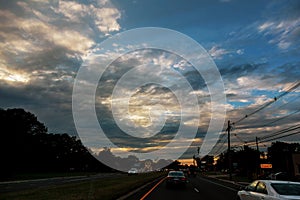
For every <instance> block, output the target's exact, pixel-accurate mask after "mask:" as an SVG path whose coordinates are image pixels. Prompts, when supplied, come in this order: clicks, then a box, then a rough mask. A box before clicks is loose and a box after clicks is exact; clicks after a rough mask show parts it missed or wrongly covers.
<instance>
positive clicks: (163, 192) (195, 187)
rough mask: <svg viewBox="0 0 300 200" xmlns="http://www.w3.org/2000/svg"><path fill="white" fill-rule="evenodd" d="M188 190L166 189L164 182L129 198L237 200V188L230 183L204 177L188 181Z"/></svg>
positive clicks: (150, 199) (151, 199)
mask: <svg viewBox="0 0 300 200" xmlns="http://www.w3.org/2000/svg"><path fill="white" fill-rule="evenodd" d="M188 181H189V182H188V184H187V186H186V188H181V187H176V188H174V187H173V188H166V184H165V181H164V180H162V181H161V182H160V183H158V184H157V185H156V187H155V186H152V187H151V188H148V189H147V190H146V191H143V193H142V194H139V195H140V196H139V197H137V196H133V197H131V198H128V200H131V199H140V200H169V199H170V200H174V199H176V200H180V199H184V200H196V199H197V200H199V199H204V200H235V199H236V194H237V191H238V190H237V186H234V185H232V184H228V183H222V182H220V181H216V180H213V179H207V178H204V177H199V176H198V177H193V178H189V179H188Z"/></svg>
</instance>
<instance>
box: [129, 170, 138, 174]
mask: <svg viewBox="0 0 300 200" xmlns="http://www.w3.org/2000/svg"><path fill="white" fill-rule="evenodd" d="M135 174H138V170H137V168H131V169H130V170H129V171H128V175H135Z"/></svg>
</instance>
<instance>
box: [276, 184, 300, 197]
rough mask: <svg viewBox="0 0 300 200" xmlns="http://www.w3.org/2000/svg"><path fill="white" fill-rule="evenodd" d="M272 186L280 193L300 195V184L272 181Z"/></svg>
mask: <svg viewBox="0 0 300 200" xmlns="http://www.w3.org/2000/svg"><path fill="white" fill-rule="evenodd" d="M271 186H272V187H273V188H274V190H275V191H276V192H277V193H278V194H280V195H300V184H295V183H272V184H271Z"/></svg>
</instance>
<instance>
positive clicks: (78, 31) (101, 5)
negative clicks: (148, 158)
mask: <svg viewBox="0 0 300 200" xmlns="http://www.w3.org/2000/svg"><path fill="white" fill-rule="evenodd" d="M143 27H160V28H165V29H168V30H169V29H170V30H173V31H176V32H178V33H182V34H184V35H186V36H188V37H189V38H191V39H192V40H194V41H196V42H197V43H199V44H200V45H201V46H202V47H203V49H204V50H205V52H204V53H205V55H206V56H209V58H210V59H211V60H212V61H213V62H214V63H215V66H216V67H217V69H218V71H219V73H220V75H221V79H222V82H223V84H224V95H225V96H226V101H225V102H224V103H222V104H220V105H219V106H220V109H221V110H222V109H226V115H225V116H224V121H222V120H221V123H222V124H223V123H224V126H222V130H223V131H221V132H218V133H217V136H219V134H221V135H224V133H225V131H224V130H225V129H226V123H227V120H231V122H238V123H235V124H234V125H233V126H232V128H233V129H232V144H233V146H234V147H236V148H239V147H241V146H242V145H243V144H245V142H250V143H249V144H250V145H253V143H251V142H253V140H255V137H258V138H262V139H263V137H266V138H267V139H268V138H270V137H268V136H270V135H272V134H275V135H276V134H277V133H279V136H282V135H280V133H281V132H278V131H281V130H289V129H288V128H290V127H296V129H295V130H291V131H290V132H287V134H290V133H295V132H297V131H298V128H299V127H297V125H298V124H299V121H300V114H299V111H300V107H299V105H300V98H299V96H300V90H299V88H298V87H295V88H292V87H293V86H294V85H296V84H297V83H299V77H300V67H299V64H300V2H299V1H287V0H285V1H265V0H260V1H236V0H213V1H198V0H191V1H180V0H165V1H158V0H153V1H146V0H112V1H110V0H77V1H63V0H48V1H47V0H31V1H29V0H28V1H26V0H25V1H16V0H11V1H6V0H0V47H1V51H0V61H1V62H0V107H1V108H4V109H7V108H24V109H26V110H28V111H30V112H33V113H34V114H35V115H37V117H38V119H39V120H40V121H41V122H43V123H45V125H46V126H47V127H48V130H49V132H51V133H68V134H70V135H80V134H78V129H77V130H76V128H75V122H74V118H73V114H74V113H73V112H72V94H73V88H74V83H75V80H76V76H77V75H78V72H79V71H80V69H81V68H82V67H85V66H86V65H91V66H94V65H93V64H91V63H93V62H94V61H97V59H99V58H100V57H101V56H103V57H105V56H106V57H115V54H114V53H120V51H122V49H121V48H120V47H121V46H122V45H121V44H118V43H114V44H113V47H115V48H114V51H112V49H109V50H107V51H103V49H102V50H101V48H102V47H103V46H101V44H103V42H104V41H107V40H108V39H109V38H112V37H114V36H115V35H116V34H120V33H123V32H124V31H130V30H132V29H136V28H143ZM149 38H152V36H151V35H150V36H149ZM131 40H132V42H134V41H135V38H131ZM137 40H138V39H137ZM166 40H168V39H167V38H164V37H161V38H159V39H158V41H157V44H159V43H163V42H164V41H166ZM143 45H144V49H141V50H137V49H136V47H133V46H126V48H128V49H127V51H128V52H127V53H126V54H124V55H122V56H119V57H115V58H116V59H115V60H113V62H111V63H110V65H109V66H108V67H107V68H105V69H104V67H103V66H101V65H99V66H98V65H97V66H98V67H99V68H101V69H102V68H103V74H102V76H101V78H100V77H98V78H99V80H98V81H99V82H98V85H97V88H96V90H97V91H96V96H95V110H96V113H97V118H98V121H99V124H100V126H101V128H102V129H103V131H104V132H105V135H106V137H108V138H109V139H110V141H112V142H113V143H114V144H115V145H117V146H119V147H121V148H122V149H123V150H124V149H125V151H126V150H130V151H131V152H135V151H138V152H140V153H141V152H151V151H152V150H155V149H159V148H161V147H162V146H164V145H167V144H169V143H170V141H172V139H174V138H175V140H173V141H172V143H173V144H176V145H177V146H176V145H175V146H176V148H178V149H181V148H182V149H184V150H180V151H186V154H185V155H186V156H185V157H186V158H188V157H191V155H193V154H196V151H197V150H196V149H197V147H198V146H201V144H203V139H204V137H205V135H206V133H207V130H208V129H209V124H210V121H211V120H212V119H213V118H212V115H213V114H212V108H211V106H212V105H213V104H215V103H216V102H215V100H214V99H212V98H211V95H213V94H212V93H211V92H212V91H210V88H209V86H208V85H209V84H213V83H209V82H207V81H206V80H205V77H203V74H199V73H197V71H195V66H193V64H191V63H190V62H189V60H187V59H185V58H183V57H181V56H180V55H176V54H174V53H172V52H168V51H164V50H161V49H160V50H158V49H151V48H150V49H149V48H148V47H149V46H147V45H148V44H147V43H146V44H143ZM172 45H173V46H174V47H175V48H176V45H178V46H179V47H178V48H181V47H182V46H184V44H181V43H178V44H177V43H176V41H174V42H173V44H172ZM182 48H186V50H187V51H188V50H189V47H182ZM123 50H124V49H123ZM193 56H194V55H193V54H191V55H190V57H193ZM95 57H96V58H95ZM98 61H99V60H98ZM100 61H103V60H100ZM150 67H151V68H150ZM92 68H93V67H92ZM93 70H95V68H93V69H92V70H91V73H93V72H94V71H93ZM134 70H136V71H134ZM174 71H175V72H176V73H180V74H182V75H183V76H181V77H180V78H179V77H177V76H176V73H175V72H174ZM128 72H134V75H135V76H130V73H129V75H128V76H127V74H128ZM201 75H202V76H201ZM152 76H153V77H159V79H158V80H160V81H161V82H160V83H164V85H160V84H154V83H149V84H143V85H139V86H136V88H132V87H133V86H134V85H135V83H139V82H140V81H143V80H144V79H147V78H149V77H152ZM124 77H125V78H126V77H127V80H131V81H129V83H127V82H126V81H125V82H123V83H124V84H123V83H122V84H118V81H120V80H123V79H122V78H124ZM182 77H184V79H185V80H187V81H188V82H189V84H190V86H191V88H190V89H191V90H192V91H190V93H193V94H195V95H196V97H197V98H196V101H197V103H196V104H197V106H198V107H199V109H198V110H197V109H193V108H191V107H189V108H188V109H186V110H184V111H182V109H181V108H182V107H184V106H182V102H188V103H186V105H187V106H193V105H194V104H192V103H191V102H190V101H191V99H190V98H189V96H185V98H182V99H180V98H179V99H178V98H177V96H176V94H177V92H178V91H182V90H180V88H175V89H174V85H176V84H177V83H180V80H182ZM85 86H86V87H88V86H89V83H86V85H85ZM115 86H118V88H119V90H120V91H122V92H124V91H125V92H124V93H122V94H119V96H118V95H117V94H116V96H115V97H116V98H115V99H113V98H112V97H114V96H113V92H114V91H115V90H114V87H115ZM168 87H169V88H168ZM130 88H131V89H133V90H134V91H131V93H130V94H131V95H130V96H129V97H126V99H125V100H126V101H125V100H124V99H123V98H124V96H122V95H125V93H126V92H128V91H130V90H129V89H130ZM291 88H292V89H291ZM80 89H82V90H85V88H80ZM289 89H291V90H289ZM287 91H288V92H287ZM285 92H286V93H285ZM126 94H127V95H128V93H126ZM282 94H284V95H283V96H282V97H281V96H280V95H282ZM78 95H79V96H80V95H81V97H82V99H84V98H85V95H87V93H85V92H83V93H80V94H78ZM120 95H121V96H120ZM278 96H280V98H278V100H276V101H275V102H273V101H274V98H275V97H278ZM73 97H74V94H73ZM181 101H182V102H181ZM268 102H272V103H271V104H270V105H269V106H267V107H266V108H264V109H262V110H259V111H258V112H257V113H255V114H253V115H251V116H249V117H247V118H244V119H243V117H244V116H246V115H249V114H251V113H252V112H254V111H256V110H257V109H259V108H260V107H261V106H263V105H266V104H267V103H268ZM81 103H82V102H81ZM113 104H114V105H115V107H114V109H113V108H112V105H113ZM126 105H127V106H128V107H126ZM84 109H85V107H84V105H82V108H81V110H80V109H79V111H80V112H82V115H83V116H84V117H83V118H84V120H85V121H83V122H84V123H86V126H87V127H85V128H87V129H86V130H88V129H95V127H93V125H91V124H90V123H89V121H90V118H89V117H91V116H90V114H86V113H85V112H84V111H85V110H84ZM195 110H196V111H195ZM198 111H199V113H198ZM85 114H86V115H85ZM183 116H184V117H183ZM198 116H201V119H200V120H199V119H198V118H199V117H198ZM218 117H219V116H217V118H218ZM75 118H76V116H75ZM183 118H186V121H185V122H184V123H183V128H184V130H186V131H191V132H192V131H194V130H195V129H196V133H195V136H194V137H193V138H190V139H188V138H184V140H189V142H190V143H191V147H190V148H188V149H187V150H186V149H185V147H186V145H187V144H186V143H185V142H184V141H183V140H180V138H176V131H177V130H178V129H180V128H179V125H180V120H181V119H183ZM240 119H242V120H241V121H239V120H240ZM195 120H196V121H195ZM124 127H125V129H123V128H124ZM137 130H139V131H137ZM157 130H158V134H154V133H156V132H155V131H157ZM90 131H91V132H93V131H92V130H90ZM124 132H125V133H127V134H124ZM96 136H97V134H92V135H91V136H89V139H86V138H81V139H83V141H84V143H85V144H89V145H90V146H89V147H90V148H92V149H94V150H95V151H96V149H97V148H98V149H99V145H98V144H97V145H96V144H95V145H94V144H92V142H93V141H94V140H97V139H95V137H96ZM86 137H88V136H86ZM224 138H225V137H224V136H221V138H220V139H219V145H217V146H216V147H215V148H213V149H212V150H211V154H212V155H217V154H218V153H220V152H222V151H223V150H225V149H226V145H224V144H226V140H225V139H226V138H225V139H224ZM262 139H261V140H262ZM270 139H272V138H270ZM265 140H266V139H265ZM279 140H280V141H286V142H300V136H299V134H298V135H297V134H296V135H292V136H290V137H284V138H281V139H279ZM262 141H263V140H262ZM189 142H188V144H189ZM270 142H272V141H268V142H265V143H260V144H259V146H260V148H261V149H266V147H267V146H269V145H270ZM101 144H102V143H101ZM103 145H105V144H104V143H103ZM254 145H255V144H254ZM173 148H175V147H173ZM117 151H118V150H117V149H116V152H117Z"/></svg>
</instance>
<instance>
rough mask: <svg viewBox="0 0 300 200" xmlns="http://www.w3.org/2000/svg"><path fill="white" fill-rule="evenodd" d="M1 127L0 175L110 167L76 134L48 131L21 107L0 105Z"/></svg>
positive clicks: (8, 176) (9, 176)
mask: <svg viewBox="0 0 300 200" xmlns="http://www.w3.org/2000/svg"><path fill="white" fill-rule="evenodd" d="M0 130H1V132H0V133H1V139H0V148H1V149H0V159H1V168H2V169H1V170H0V178H1V179H7V178H11V177H13V176H14V175H15V174H18V173H36V172H41V173H44V172H69V171H77V172H83V171H110V168H109V167H107V166H105V165H103V164H102V163H100V162H99V161H98V160H97V159H95V158H94V157H93V156H92V155H91V154H90V152H89V151H88V149H86V148H85V147H84V146H83V145H82V143H81V141H80V140H79V139H78V138H77V137H75V136H70V135H69V134H66V133H64V134H53V133H48V129H47V127H46V126H45V125H44V124H43V123H41V122H39V121H38V119H37V117H36V116H35V115H34V114H32V113H30V112H27V111H25V110H24V109H21V108H14V109H6V110H5V109H0Z"/></svg>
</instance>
